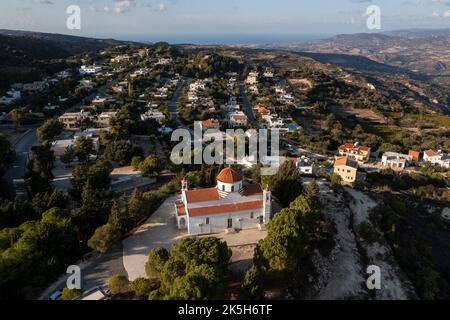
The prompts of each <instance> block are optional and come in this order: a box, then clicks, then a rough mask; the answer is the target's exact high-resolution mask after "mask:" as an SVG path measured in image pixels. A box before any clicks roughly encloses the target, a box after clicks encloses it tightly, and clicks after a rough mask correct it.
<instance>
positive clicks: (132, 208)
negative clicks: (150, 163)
mask: <svg viewBox="0 0 450 320" xmlns="http://www.w3.org/2000/svg"><path fill="white" fill-rule="evenodd" d="M149 208H151V203H149V201H147V199H145V198H144V196H143V194H142V192H140V191H139V190H138V189H135V190H134V191H133V193H132V194H131V197H130V199H129V200H128V206H127V210H128V217H129V219H130V222H131V224H132V225H137V224H138V223H139V222H140V221H142V220H143V219H145V218H147V216H148V210H149Z"/></svg>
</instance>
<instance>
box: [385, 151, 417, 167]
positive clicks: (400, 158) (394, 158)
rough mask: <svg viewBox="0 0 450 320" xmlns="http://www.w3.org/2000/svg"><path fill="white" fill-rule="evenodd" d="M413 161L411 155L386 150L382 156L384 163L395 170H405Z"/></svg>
mask: <svg viewBox="0 0 450 320" xmlns="http://www.w3.org/2000/svg"><path fill="white" fill-rule="evenodd" d="M411 161H412V157H411V156H409V155H406V154H401V153H397V152H385V153H384V154H383V156H382V158H381V163H382V165H383V166H384V167H389V168H391V169H393V170H404V169H405V168H406V166H407V164H408V163H410V162H411Z"/></svg>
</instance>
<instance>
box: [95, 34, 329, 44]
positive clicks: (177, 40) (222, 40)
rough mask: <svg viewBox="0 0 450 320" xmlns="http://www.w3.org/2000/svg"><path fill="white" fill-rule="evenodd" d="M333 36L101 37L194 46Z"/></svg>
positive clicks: (200, 35)
mask: <svg viewBox="0 0 450 320" xmlns="http://www.w3.org/2000/svg"><path fill="white" fill-rule="evenodd" d="M331 36H333V34H285V35H283V34H269V35H262V34H238V35H236V34H221V35H217V34H215V35H211V34H191V35H181V34H180V35H178V34H160V35H102V36H101V37H102V38H103V37H105V38H114V39H116V40H122V41H135V42H144V43H156V42H168V43H170V44H196V45H240V44H243V45H249V44H258V45H263V44H268V43H274V42H297V41H312V40H320V39H326V38H329V37H331Z"/></svg>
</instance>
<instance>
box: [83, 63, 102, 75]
mask: <svg viewBox="0 0 450 320" xmlns="http://www.w3.org/2000/svg"><path fill="white" fill-rule="evenodd" d="M79 71H80V74H81V75H82V76H84V75H92V74H97V73H99V72H101V71H102V67H100V66H96V65H92V66H85V65H83V66H81V68H80V70H79Z"/></svg>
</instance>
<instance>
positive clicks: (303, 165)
mask: <svg viewBox="0 0 450 320" xmlns="http://www.w3.org/2000/svg"><path fill="white" fill-rule="evenodd" d="M295 166H296V167H297V169H298V171H299V172H300V174H302V175H305V176H312V175H314V174H315V171H316V168H315V165H314V163H313V162H312V161H311V159H309V158H307V157H305V156H302V157H301V158H300V159H297V161H296V163H295Z"/></svg>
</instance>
